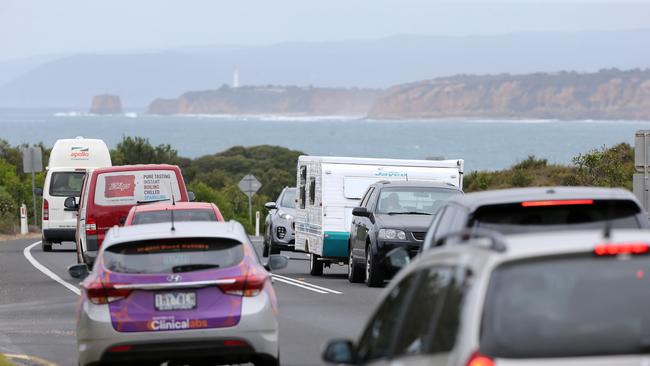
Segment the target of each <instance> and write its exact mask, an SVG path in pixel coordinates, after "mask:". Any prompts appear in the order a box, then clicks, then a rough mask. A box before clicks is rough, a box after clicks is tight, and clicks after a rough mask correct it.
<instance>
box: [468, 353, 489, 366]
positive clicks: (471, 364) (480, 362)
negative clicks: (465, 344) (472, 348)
mask: <svg viewBox="0 0 650 366" xmlns="http://www.w3.org/2000/svg"><path fill="white" fill-rule="evenodd" d="M467 366H494V361H493V360H492V359H491V358H490V357H487V356H485V355H482V354H481V353H479V352H474V354H473V355H472V357H470V358H469V360H468V361H467Z"/></svg>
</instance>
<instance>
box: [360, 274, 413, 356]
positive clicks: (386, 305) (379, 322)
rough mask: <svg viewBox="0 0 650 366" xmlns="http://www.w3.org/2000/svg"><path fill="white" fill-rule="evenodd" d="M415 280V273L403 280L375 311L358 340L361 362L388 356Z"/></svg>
mask: <svg viewBox="0 0 650 366" xmlns="http://www.w3.org/2000/svg"><path fill="white" fill-rule="evenodd" d="M415 278H416V273H413V274H411V275H409V276H407V277H406V278H404V279H403V280H402V281H401V282H400V283H399V284H398V285H397V286H395V287H394V288H393V289H392V291H391V292H390V294H389V295H388V296H387V297H386V298H385V299H384V301H383V303H382V304H381V305H380V307H379V308H378V309H377V312H376V313H375V315H374V316H373V317H372V319H371V320H370V322H369V323H368V325H367V328H366V329H365V331H364V332H363V335H362V336H361V339H360V340H359V345H358V352H359V357H360V358H361V360H365V361H367V360H372V359H377V358H382V357H388V356H390V348H391V345H392V343H393V338H394V336H395V334H396V331H397V328H398V327H399V324H400V319H401V314H402V312H403V311H404V307H405V305H406V302H407V300H408V297H409V293H410V289H411V286H412V284H413V282H414V280H415Z"/></svg>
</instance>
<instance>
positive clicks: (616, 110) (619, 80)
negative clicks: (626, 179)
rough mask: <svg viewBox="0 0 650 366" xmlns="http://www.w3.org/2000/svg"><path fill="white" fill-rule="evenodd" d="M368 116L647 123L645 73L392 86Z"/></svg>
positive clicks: (649, 99) (649, 94)
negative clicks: (640, 120) (613, 120)
mask: <svg viewBox="0 0 650 366" xmlns="http://www.w3.org/2000/svg"><path fill="white" fill-rule="evenodd" d="M368 116H369V117H371V118H449V117H476V118H541V119H547V118H548V119H644V120H650V70H632V71H619V70H615V69H613V70H603V71H601V72H598V73H593V74H581V73H576V72H561V73H553V74H545V73H537V74H529V75H507V74H506V75H494V76H455V77H447V78H438V79H433V80H429V81H423V82H418V83H412V84H405V85H399V86H395V87H393V88H391V89H390V90H389V91H388V92H387V93H386V94H385V95H384V96H383V97H381V98H380V99H379V100H378V101H377V103H376V104H375V105H374V107H373V108H372V109H371V110H370V112H369V113H368Z"/></svg>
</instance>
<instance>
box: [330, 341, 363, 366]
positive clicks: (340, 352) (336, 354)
mask: <svg viewBox="0 0 650 366" xmlns="http://www.w3.org/2000/svg"><path fill="white" fill-rule="evenodd" d="M323 361H325V362H327V363H334V364H339V365H340V364H347V365H354V364H356V363H357V354H356V350H355V348H354V344H353V343H352V341H349V340H347V339H337V340H333V341H330V342H329V343H327V346H325V350H324V351H323Z"/></svg>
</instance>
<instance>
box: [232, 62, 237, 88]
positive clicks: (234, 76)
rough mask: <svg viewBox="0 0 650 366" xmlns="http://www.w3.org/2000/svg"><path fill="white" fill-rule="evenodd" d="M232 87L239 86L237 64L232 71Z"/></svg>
mask: <svg viewBox="0 0 650 366" xmlns="http://www.w3.org/2000/svg"><path fill="white" fill-rule="evenodd" d="M232 87H233V88H239V68H238V67H237V66H235V70H233V72H232Z"/></svg>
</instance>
